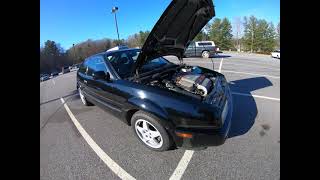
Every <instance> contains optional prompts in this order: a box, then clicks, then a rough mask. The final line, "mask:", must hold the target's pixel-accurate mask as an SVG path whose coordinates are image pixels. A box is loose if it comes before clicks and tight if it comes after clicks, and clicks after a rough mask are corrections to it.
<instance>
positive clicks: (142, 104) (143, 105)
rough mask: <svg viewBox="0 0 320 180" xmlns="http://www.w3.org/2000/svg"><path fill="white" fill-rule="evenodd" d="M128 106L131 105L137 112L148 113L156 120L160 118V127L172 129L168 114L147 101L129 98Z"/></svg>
mask: <svg viewBox="0 0 320 180" xmlns="http://www.w3.org/2000/svg"><path fill="white" fill-rule="evenodd" d="M128 102H129V104H131V105H132V106H133V107H134V108H137V109H139V110H143V111H145V112H148V113H150V114H152V115H154V116H156V117H158V118H160V119H161V120H163V121H161V122H160V123H162V125H163V126H164V127H165V128H166V129H169V127H170V128H172V127H173V123H172V122H171V121H170V120H169V116H168V113H167V112H166V110H165V109H163V108H162V107H160V106H159V105H157V104H156V103H154V102H152V101H150V100H148V99H140V98H136V97H134V98H130V99H128Z"/></svg>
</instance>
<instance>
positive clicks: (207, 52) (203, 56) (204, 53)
mask: <svg viewBox="0 0 320 180" xmlns="http://www.w3.org/2000/svg"><path fill="white" fill-rule="evenodd" d="M201 56H202V58H209V57H210V53H209V51H203V52H202V54H201Z"/></svg>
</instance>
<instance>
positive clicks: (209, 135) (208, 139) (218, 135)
mask: <svg viewBox="0 0 320 180" xmlns="http://www.w3.org/2000/svg"><path fill="white" fill-rule="evenodd" d="M232 106H233V105H232V103H229V110H228V113H227V116H226V119H225V121H224V124H223V126H222V127H221V128H220V129H194V128H193V129H186V128H184V129H176V130H175V131H176V132H182V133H191V134H192V138H182V137H179V136H177V135H174V141H175V143H176V146H177V147H183V148H188V149H189V148H190V149H192V148H197V147H208V146H219V145H222V144H223V143H224V142H225V140H226V139H227V137H228V132H229V130H230V127H231V118H232V110H233V109H232V108H233V107H232Z"/></svg>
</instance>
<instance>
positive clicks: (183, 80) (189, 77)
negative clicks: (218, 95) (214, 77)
mask: <svg viewBox="0 0 320 180" xmlns="http://www.w3.org/2000/svg"><path fill="white" fill-rule="evenodd" d="M173 81H174V82H175V84H176V85H177V86H179V87H181V88H182V89H184V90H187V91H189V92H194V93H195V94H199V95H201V96H206V95H207V94H208V91H209V90H211V87H212V81H211V80H210V79H208V78H206V76H205V75H201V74H194V73H192V72H183V73H179V74H177V76H176V78H175V79H174V80H173Z"/></svg>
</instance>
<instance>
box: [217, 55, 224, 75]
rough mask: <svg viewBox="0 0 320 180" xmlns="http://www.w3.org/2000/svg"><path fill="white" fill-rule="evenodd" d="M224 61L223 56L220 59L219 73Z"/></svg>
mask: <svg viewBox="0 0 320 180" xmlns="http://www.w3.org/2000/svg"><path fill="white" fill-rule="evenodd" d="M222 62H223V58H222V59H221V61H220V66H219V70H218V72H219V73H220V72H221V68H222Z"/></svg>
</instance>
